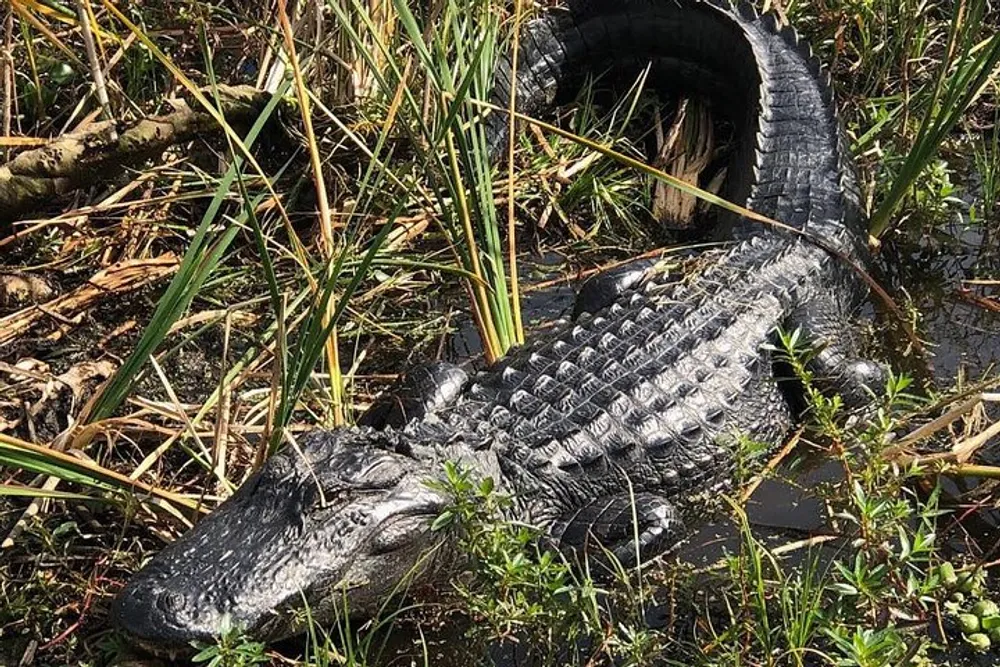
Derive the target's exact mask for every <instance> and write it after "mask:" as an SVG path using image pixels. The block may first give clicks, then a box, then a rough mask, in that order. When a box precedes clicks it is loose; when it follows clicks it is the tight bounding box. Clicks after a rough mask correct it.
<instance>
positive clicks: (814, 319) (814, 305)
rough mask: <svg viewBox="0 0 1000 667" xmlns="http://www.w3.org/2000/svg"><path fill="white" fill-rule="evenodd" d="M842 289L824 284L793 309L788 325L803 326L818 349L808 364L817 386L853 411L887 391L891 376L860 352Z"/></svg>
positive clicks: (790, 327) (886, 369)
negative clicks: (850, 323)
mask: <svg viewBox="0 0 1000 667" xmlns="http://www.w3.org/2000/svg"><path fill="white" fill-rule="evenodd" d="M844 292H845V290H844V289H843V288H840V289H837V288H836V287H833V288H831V287H825V288H824V289H823V290H822V291H821V292H819V293H817V294H815V295H813V296H812V297H811V298H810V299H809V300H808V301H807V302H806V304H805V305H803V306H802V307H800V308H799V309H798V310H796V311H795V312H793V313H792V314H791V315H790V316H789V318H788V320H787V322H786V326H787V327H788V328H789V329H797V328H801V329H802V330H803V332H805V333H806V334H807V335H808V336H809V338H810V339H811V340H812V342H813V345H814V347H815V349H816V350H817V352H816V354H814V355H813V356H812V357H811V358H810V359H809V361H808V363H807V364H806V367H807V368H808V369H809V371H810V372H811V373H812V374H813V376H814V378H815V382H816V385H817V386H818V387H819V388H820V389H821V390H822V391H823V392H824V393H828V394H831V395H832V394H837V395H839V396H840V397H841V399H842V400H843V402H844V406H845V407H847V408H848V409H850V410H859V409H862V408H866V407H867V406H869V405H871V403H872V399H873V398H875V397H878V396H881V395H882V394H884V393H885V383H886V380H887V379H888V377H889V371H888V368H887V367H886V366H884V365H883V364H880V363H878V362H876V361H871V360H869V359H865V358H863V357H862V356H860V354H859V349H860V344H859V342H858V340H857V336H856V334H855V333H854V327H851V326H849V324H848V323H849V322H850V313H849V312H848V307H847V306H846V305H845V304H844V301H843V294H844Z"/></svg>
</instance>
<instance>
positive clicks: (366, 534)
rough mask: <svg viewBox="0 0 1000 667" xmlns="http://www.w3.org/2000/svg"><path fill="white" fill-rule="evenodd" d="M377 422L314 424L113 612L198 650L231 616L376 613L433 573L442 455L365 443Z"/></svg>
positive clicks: (153, 641)
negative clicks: (366, 427) (437, 460)
mask: <svg viewBox="0 0 1000 667" xmlns="http://www.w3.org/2000/svg"><path fill="white" fill-rule="evenodd" d="M366 435H367V437H369V439H370V432H365V431H357V430H347V429H344V430H339V431H334V432H317V433H315V434H311V436H310V438H309V440H308V442H307V443H303V447H302V448H301V450H300V451H301V453H297V452H296V451H293V448H289V449H288V450H286V451H285V452H283V453H281V454H279V455H277V456H275V457H274V458H272V459H271V460H270V461H269V462H268V463H267V464H266V465H265V466H264V468H263V469H262V470H261V472H260V473H259V474H258V475H257V476H256V477H254V478H252V479H250V480H248V481H247V482H246V483H245V484H244V485H243V487H242V488H241V489H240V490H239V491H238V492H237V493H236V495H234V496H233V498H231V499H230V500H229V501H228V502H227V503H225V504H224V505H223V506H222V507H220V508H219V509H218V510H217V511H216V512H214V513H213V514H212V515H211V516H209V517H208V518H206V519H205V520H204V521H202V522H201V523H200V524H198V526H196V527H195V528H194V529H193V530H191V531H190V532H189V533H187V534H186V535H184V536H183V537H182V538H181V539H179V540H177V541H176V542H174V543H173V544H171V545H170V546H169V547H167V548H166V549H164V550H163V551H162V552H161V553H160V554H158V555H157V556H156V557H154V558H153V559H152V561H151V562H150V563H149V564H148V565H147V566H146V567H145V568H144V569H143V570H142V571H140V572H139V573H138V574H137V575H136V576H135V577H133V579H132V580H131V581H130V582H129V583H128V585H127V586H126V587H125V589H124V590H123V591H122V592H121V594H120V595H119V596H118V598H117V599H116V600H115V604H114V607H113V610H112V615H113V618H114V620H115V623H116V624H117V625H118V627H119V628H121V629H122V630H123V631H124V632H125V633H126V634H128V635H129V636H130V638H131V639H132V640H133V641H134V642H135V643H136V644H139V645H141V646H147V647H155V648H156V650H158V651H163V650H167V651H184V650H190V647H191V645H192V643H194V642H202V641H211V640H212V639H213V638H215V637H217V636H219V635H220V634H221V633H222V632H224V631H225V630H226V629H227V628H228V627H234V626H235V627H238V628H240V629H242V630H244V631H246V632H248V633H249V634H251V635H253V636H254V637H260V638H266V639H269V640H275V639H280V638H284V637H288V636H292V635H294V634H296V633H297V632H299V631H301V630H302V629H304V628H303V626H302V619H303V618H304V617H305V616H306V615H305V614H303V613H301V612H302V611H303V610H304V609H306V608H308V611H309V614H308V616H309V617H310V618H311V619H312V620H313V621H314V622H315V623H316V624H318V625H324V624H327V625H328V624H329V623H331V622H332V621H333V620H334V619H335V618H337V617H338V616H343V615H344V612H345V609H344V602H343V599H344V595H343V592H342V591H343V590H344V589H350V609H349V610H346V611H347V612H348V613H349V614H351V615H355V614H356V615H359V616H373V615H376V614H377V613H378V612H379V611H380V610H381V608H382V607H383V605H384V604H385V602H386V601H387V600H388V599H390V598H391V597H392V595H393V594H394V593H397V592H400V591H401V590H402V589H403V588H404V587H405V586H407V585H409V584H411V583H414V582H415V581H420V580H424V579H426V578H427V576H428V574H429V573H430V572H432V568H429V567H428V565H429V563H430V562H431V561H432V560H433V559H431V558H428V557H427V554H429V553H431V552H432V551H433V549H434V547H435V546H436V545H437V543H438V541H439V539H440V536H439V535H438V534H436V533H432V532H431V530H430V524H431V522H432V520H433V518H434V517H435V516H436V515H437V514H439V513H440V511H441V510H442V509H443V507H444V504H445V502H446V499H445V498H444V497H443V496H442V495H440V494H439V493H438V492H436V491H433V490H431V489H430V488H429V487H428V486H427V485H426V481H427V480H428V479H430V478H431V477H433V476H434V474H435V473H436V472H437V470H436V469H435V466H434V465H432V464H430V463H426V462H423V461H419V460H415V459H414V458H412V457H410V456H409V455H406V454H400V453H397V452H396V451H393V450H391V449H383V448H380V447H377V446H374V445H372V444H362V441H363V440H365V437H366Z"/></svg>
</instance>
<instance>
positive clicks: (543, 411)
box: [112, 0, 886, 650]
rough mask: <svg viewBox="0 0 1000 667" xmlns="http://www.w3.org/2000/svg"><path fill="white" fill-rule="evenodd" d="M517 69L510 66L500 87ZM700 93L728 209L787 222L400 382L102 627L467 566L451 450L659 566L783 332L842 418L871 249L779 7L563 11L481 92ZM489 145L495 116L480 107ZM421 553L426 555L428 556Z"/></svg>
mask: <svg viewBox="0 0 1000 667" xmlns="http://www.w3.org/2000/svg"><path fill="white" fill-rule="evenodd" d="M512 71H516V74H512ZM642 71H645V72H647V76H648V81H649V82H651V83H652V84H653V85H655V86H657V87H661V86H667V87H669V88H670V89H677V90H682V91H685V92H686V93H690V94H692V95H698V96H701V97H703V98H704V99H706V100H707V101H708V103H709V104H710V105H711V107H712V109H713V110H714V111H715V112H717V113H719V114H721V115H723V116H725V117H727V118H728V119H729V121H730V122H731V123H732V124H733V126H734V128H735V136H736V147H735V148H734V152H733V156H732V158H731V162H730V164H729V166H728V183H727V185H726V186H725V188H726V190H725V193H724V194H725V196H726V197H727V198H728V199H729V200H730V201H733V202H737V203H740V204H742V205H745V206H746V207H747V208H749V209H751V210H753V211H755V212H757V213H759V214H762V215H764V216H767V217H769V218H772V219H775V220H779V221H781V222H782V223H784V224H785V225H787V227H786V228H784V229H782V228H780V227H777V228H776V227H768V226H765V225H760V224H757V223H755V222H753V221H751V220H749V219H747V218H746V217H738V216H737V217H735V218H734V219H733V220H731V221H730V222H729V223H728V224H727V225H726V227H727V228H728V229H729V232H728V233H730V234H731V236H732V238H731V239H730V245H729V247H728V248H727V249H725V250H723V251H719V252H718V257H717V258H716V259H715V260H714V261H713V262H711V263H710V265H709V266H708V268H705V269H703V270H702V271H701V272H700V273H699V274H698V275H696V276H693V277H689V278H687V279H685V280H683V281H679V282H678V281H677V280H675V279H674V278H672V277H669V276H665V275H664V274H663V273H662V272H660V271H657V270H656V269H655V268H650V267H649V266H647V265H641V264H640V265H636V266H629V267H627V268H626V269H625V270H621V271H618V272H615V273H612V274H610V275H609V276H605V277H603V278H601V277H599V278H597V279H596V282H594V283H593V284H592V286H591V287H587V288H586V289H584V290H583V291H582V292H581V296H580V297H579V299H580V302H579V304H578V305H579V310H580V311H582V312H581V314H580V315H579V317H577V318H576V319H575V321H568V322H566V323H564V324H563V325H561V326H560V327H558V328H557V330H556V331H555V332H554V333H553V332H549V333H548V334H546V335H544V336H539V337H537V338H536V339H534V340H530V341H529V342H528V343H527V344H526V345H524V346H522V347H519V348H516V349H514V350H512V351H511V352H510V353H508V354H507V355H506V356H505V357H504V358H502V359H501V360H500V361H498V362H497V363H496V364H494V365H493V366H492V367H489V368H486V369H485V370H481V371H479V372H478V373H476V374H473V375H471V376H470V375H467V374H466V373H465V372H464V371H462V370H461V369H459V368H457V367H455V366H450V365H447V364H439V365H436V366H433V365H432V366H427V367H422V368H418V369H416V370H414V371H413V372H411V373H410V374H409V375H408V376H407V378H406V379H405V380H404V381H403V384H402V385H401V386H400V387H399V389H398V390H397V391H395V392H394V393H392V394H390V396H389V398H388V399H386V400H382V401H380V402H378V403H377V404H376V407H375V408H374V409H373V410H372V411H371V412H370V413H369V414H368V415H367V416H366V417H365V418H364V419H363V420H362V423H361V424H359V425H355V426H352V427H344V428H339V429H333V430H319V429H317V430H314V431H311V432H308V433H307V434H306V435H304V436H303V437H301V438H300V440H299V442H296V443H293V445H292V446H288V447H287V448H286V449H284V450H282V451H281V452H279V453H278V454H276V455H275V456H273V457H272V458H271V459H269V460H268V461H267V462H266V464H265V465H263V466H262V468H261V470H260V471H258V472H257V473H256V474H254V475H253V476H251V477H250V478H249V479H248V480H247V481H246V482H245V483H244V484H243V486H242V487H241V488H240V489H239V490H238V491H237V492H236V493H235V494H234V495H233V496H232V497H231V498H229V499H228V500H226V501H225V502H223V503H222V504H221V505H220V506H219V507H218V508H217V509H216V510H215V511H214V512H213V513H212V514H211V515H210V516H208V517H207V518H205V519H204V520H203V521H201V522H200V523H199V524H197V525H196V526H195V527H194V528H193V529H191V530H190V531H189V532H188V533H186V534H185V535H184V536H182V537H181V538H179V539H178V540H177V541H175V542H174V543H172V544H170V545H169V546H167V547H166V548H165V549H164V550H163V551H162V552H160V553H159V554H158V555H156V556H155V557H154V558H152V560H151V561H150V562H149V563H148V564H147V565H146V566H145V567H144V568H143V569H142V570H141V571H140V572H138V573H137V574H136V575H135V576H134V577H133V578H132V579H131V581H130V582H129V583H128V584H127V585H126V587H125V588H124V589H123V591H122V592H121V593H120V595H119V596H118V597H117V599H116V600H115V603H114V605H113V610H112V614H113V617H114V620H115V622H116V624H117V625H118V626H119V627H120V628H121V629H123V630H124V631H125V632H126V633H127V635H128V636H130V637H131V638H132V640H133V641H134V642H136V643H138V644H140V645H144V646H147V647H151V648H154V649H159V650H164V649H171V650H177V649H183V648H184V647H185V646H187V645H188V644H190V643H191V642H192V641H194V640H203V641H206V640H211V639H212V638H213V637H216V636H218V634H219V633H220V632H221V631H222V630H223V628H225V627H227V626H231V625H235V626H240V627H242V628H243V630H244V631H245V632H247V633H248V634H249V635H251V636H253V637H257V638H260V639H263V640H275V639H279V638H284V637H289V636H292V635H294V634H296V633H298V632H300V631H302V629H303V625H302V623H303V618H304V617H305V614H304V613H303V611H304V610H305V609H308V612H309V616H310V617H311V619H312V620H313V622H316V623H319V624H324V623H330V622H332V620H333V619H334V618H335V617H336V616H337V615H338V614H342V613H343V608H344V606H345V604H346V606H347V608H348V609H349V610H350V613H351V614H353V615H357V616H371V615H374V614H376V613H378V611H379V610H380V608H382V606H383V605H384V603H385V601H386V600H387V599H389V598H390V597H391V596H393V595H394V594H395V593H397V592H399V590H400V587H401V586H404V585H407V586H409V587H410V590H411V591H412V590H424V589H425V588H431V589H433V588H434V587H435V586H440V585H441V584H443V583H446V582H448V581H450V579H451V578H452V577H453V576H454V575H455V574H456V570H457V568H461V567H462V565H461V559H460V558H459V557H457V555H456V554H455V552H456V551H457V549H455V547H454V544H453V543H454V540H455V538H454V537H453V536H452V535H450V534H449V533H448V532H447V531H444V532H441V531H433V530H432V529H431V523H432V520H433V519H434V517H435V516H437V515H439V514H440V513H441V512H442V511H443V510H444V509H445V508H446V507H448V506H449V503H450V502H451V500H450V499H449V497H447V493H445V492H444V491H441V490H440V489H439V487H438V486H436V485H428V483H427V482H428V480H434V479H440V478H441V477H442V475H443V468H444V465H443V464H444V462H446V461H453V462H457V463H459V464H461V465H463V466H465V467H467V468H468V469H470V470H472V471H474V473H475V474H476V475H479V476H482V477H484V478H485V477H491V478H492V479H493V480H494V482H495V484H496V488H497V489H498V490H499V491H502V492H504V493H507V494H510V496H512V498H513V504H512V506H511V508H510V510H509V511H510V514H511V518H513V519H516V520H518V521H524V522H528V523H530V524H533V525H535V526H537V527H538V528H539V530H540V531H541V533H542V535H544V536H545V539H546V540H547V541H548V542H549V543H550V544H551V545H552V546H554V547H556V548H558V549H561V550H563V551H564V552H566V553H574V554H577V555H578V556H579V555H581V554H582V555H583V556H584V557H586V556H587V555H588V554H591V555H593V554H598V553H600V554H604V555H605V557H607V558H611V557H612V556H613V557H615V558H617V559H619V560H621V561H622V562H623V563H624V564H626V565H627V564H629V563H634V562H635V561H636V559H641V560H647V559H650V558H654V557H657V556H659V555H661V554H665V553H669V552H670V551H671V550H673V549H674V548H675V547H676V546H677V545H678V544H679V543H680V542H682V541H683V540H684V539H685V537H686V536H687V535H689V530H690V527H691V526H692V525H694V524H695V523H696V522H697V521H698V520H699V519H701V518H702V517H703V516H704V515H705V510H704V498H705V497H706V495H711V494H714V493H717V492H720V491H721V490H723V489H724V488H725V487H726V485H727V484H730V483H731V482H730V480H731V477H732V473H733V470H734V466H735V462H734V459H735V455H734V451H733V443H734V442H735V441H736V439H737V437H738V436H739V434H742V435H744V436H747V437H749V438H752V439H754V440H756V441H759V442H766V443H779V442H780V441H781V439H782V438H783V437H784V436H785V435H787V433H788V432H789V430H790V428H791V427H792V425H793V423H794V420H795V418H796V413H795V409H794V407H793V405H792V403H793V399H794V396H789V393H790V390H789V388H788V387H787V386H786V385H785V383H781V382H779V381H777V379H776V378H777V373H776V369H775V365H776V364H777V363H778V360H777V359H776V358H775V355H774V353H773V350H774V349H775V347H774V345H775V337H776V332H778V331H779V330H781V329H786V330H793V329H800V330H801V331H803V332H804V333H805V334H806V335H807V337H808V339H809V340H810V341H811V342H812V345H813V349H814V351H815V352H814V354H813V355H812V356H811V358H810V360H809V366H810V369H811V371H812V372H813V373H814V375H815V376H816V378H818V379H823V380H825V384H824V391H827V390H828V391H831V392H838V393H839V394H840V395H842V396H843V397H844V401H845V403H846V404H849V405H857V406H859V407H860V406H863V405H865V404H866V403H870V401H871V400H872V393H873V392H878V390H879V388H880V387H883V386H884V381H885V378H886V371H885V369H884V368H883V366H882V365H880V364H878V363H876V362H872V361H868V360H867V359H865V358H863V357H862V356H861V355H860V354H859V347H858V342H857V335H856V333H853V328H852V327H851V326H849V325H848V321H849V318H851V317H852V316H854V315H856V313H857V311H858V309H859V308H860V307H861V306H862V305H863V303H864V302H865V300H866V299H867V298H868V291H867V286H866V285H865V283H864V281H863V279H862V277H861V273H860V271H859V268H861V269H863V268H864V267H865V266H866V263H867V261H868V257H867V254H866V252H867V251H866V241H867V235H866V232H865V220H864V215H863V213H862V208H861V206H860V202H859V195H858V190H857V184H856V177H855V174H854V170H853V165H852V162H851V158H850V155H849V153H848V150H847V148H846V146H845V141H844V137H843V133H842V129H841V126H840V123H839V120H838V116H837V110H836V106H835V101H834V96H833V93H832V90H831V86H830V80H829V77H828V76H827V75H826V74H825V73H824V72H823V70H822V68H821V66H820V65H819V63H818V62H817V59H816V58H815V57H814V56H813V54H812V52H811V50H810V49H809V47H808V46H807V45H806V44H805V43H804V42H803V41H802V40H801V39H800V38H799V37H798V36H797V35H796V33H795V31H794V30H793V29H791V28H790V27H787V26H783V25H782V24H781V22H780V21H779V20H778V19H777V18H776V17H775V16H773V15H772V14H760V13H758V12H757V11H756V10H755V9H754V8H752V7H751V6H749V5H745V4H736V5H730V4H729V3H728V2H727V1H726V0H577V1H573V0H570V2H569V4H568V6H566V7H561V8H553V9H550V10H548V11H546V12H545V13H542V14H541V15H540V16H539V17H537V18H534V19H533V20H532V21H531V22H529V23H528V24H526V26H525V27H524V28H523V30H522V36H521V39H520V47H519V51H518V61H517V68H516V70H512V67H511V65H510V62H509V61H508V60H503V61H502V62H501V64H500V66H498V67H497V68H496V75H495V78H496V82H495V88H494V102H495V106H496V107H498V108H505V107H506V105H507V103H508V102H509V100H510V94H511V91H512V90H516V97H515V100H516V105H517V108H518V109H519V110H521V111H523V112H524V113H531V114H536V113H545V112H546V111H548V110H550V109H551V108H552V107H553V106H554V105H556V104H559V103H561V101H563V100H566V99H572V97H573V96H574V95H576V94H577V93H578V91H579V89H580V86H581V85H583V82H584V80H585V78H586V77H588V76H590V75H593V74H595V73H597V74H604V75H607V76H615V77H630V78H629V79H627V80H634V77H635V76H636V75H637V73H639V72H642ZM484 122H485V123H486V131H487V136H488V139H489V142H490V145H491V146H492V147H493V149H494V151H495V152H496V153H500V152H502V151H503V147H505V146H506V143H507V140H508V134H507V132H508V129H507V128H508V120H507V117H506V116H505V114H503V113H493V114H488V115H486V117H485V120H484ZM429 554H430V555H429Z"/></svg>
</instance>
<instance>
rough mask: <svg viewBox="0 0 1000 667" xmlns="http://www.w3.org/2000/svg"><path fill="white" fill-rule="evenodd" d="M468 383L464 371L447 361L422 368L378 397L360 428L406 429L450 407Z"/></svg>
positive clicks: (408, 372) (359, 422)
mask: <svg viewBox="0 0 1000 667" xmlns="http://www.w3.org/2000/svg"><path fill="white" fill-rule="evenodd" d="M468 380H469V376H468V374H467V373H466V372H465V371H464V370H462V369H461V368H459V367H458V366H456V365H455V364H451V363H448V362H447V361H434V362H431V363H427V364H419V365H417V366H414V367H413V368H411V369H410V370H408V371H407V372H406V373H405V374H403V376H402V377H400V378H399V380H398V381H397V382H396V384H395V385H394V386H393V387H391V388H390V389H389V390H388V391H387V392H385V393H384V394H382V395H381V396H379V397H378V398H377V399H376V400H375V402H374V403H372V405H371V407H369V408H368V410H366V411H365V413H364V414H363V415H361V417H360V418H359V419H358V424H359V425H361V426H371V427H373V428H378V429H382V428H386V427H387V426H391V427H394V428H399V427H402V426H405V425H406V424H407V423H408V422H410V421H413V420H414V419H418V418H423V417H425V416H427V415H429V414H432V413H434V412H437V411H438V410H441V409H442V408H444V407H447V406H449V405H451V404H452V403H453V402H454V401H455V399H456V398H458V396H459V395H460V394H461V393H462V389H463V387H465V385H466V383H467V382H468Z"/></svg>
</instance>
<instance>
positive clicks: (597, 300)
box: [573, 259, 656, 320]
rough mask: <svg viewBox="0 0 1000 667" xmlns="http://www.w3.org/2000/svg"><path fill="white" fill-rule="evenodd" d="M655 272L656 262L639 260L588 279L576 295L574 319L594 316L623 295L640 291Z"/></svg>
mask: <svg viewBox="0 0 1000 667" xmlns="http://www.w3.org/2000/svg"><path fill="white" fill-rule="evenodd" d="M655 270H656V262H655V261H653V260H652V259H637V260H634V261H631V262H628V263H626V264H622V265H621V266H616V267H615V268H613V269H608V270H607V271H602V272H601V273H598V274H597V275H595V276H592V277H591V278H588V279H587V280H586V281H584V283H583V285H582V286H581V287H580V291H579V293H578V294H577V295H576V302H575V304H574V306H573V319H574V320H575V319H576V318H578V317H580V315H582V314H583V313H590V314H591V315H593V314H595V313H597V312H598V311H601V310H604V309H605V308H607V307H608V306H610V305H611V304H613V303H614V302H615V301H617V300H618V298H619V297H621V295H622V294H625V293H626V292H631V291H635V290H638V289H639V288H641V287H642V285H643V284H644V283H645V282H646V281H647V280H649V278H650V277H651V276H652V275H653V272H654V271H655Z"/></svg>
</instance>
